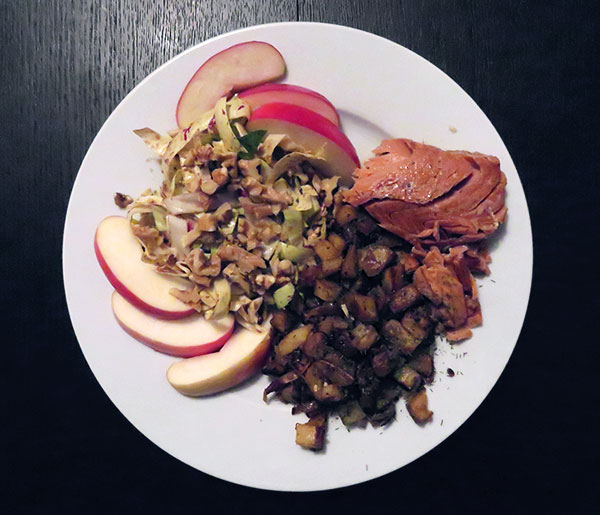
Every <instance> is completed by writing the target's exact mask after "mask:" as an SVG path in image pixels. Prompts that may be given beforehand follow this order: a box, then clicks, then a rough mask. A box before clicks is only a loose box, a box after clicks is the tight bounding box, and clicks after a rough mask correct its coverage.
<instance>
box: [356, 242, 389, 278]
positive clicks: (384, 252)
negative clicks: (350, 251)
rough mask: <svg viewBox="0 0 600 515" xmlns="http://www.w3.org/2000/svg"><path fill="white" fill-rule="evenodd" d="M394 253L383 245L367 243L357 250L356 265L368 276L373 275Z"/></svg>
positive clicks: (381, 268) (381, 269)
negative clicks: (366, 245) (367, 244)
mask: <svg viewBox="0 0 600 515" xmlns="http://www.w3.org/2000/svg"><path fill="white" fill-rule="evenodd" d="M393 257H394V253H393V252H392V250H391V249H390V248H389V247H384V246H383V245H369V246H368V247H365V248H364V249H360V251H359V252H358V266H359V267H360V268H361V270H362V271H363V272H364V273H365V274H366V275H367V276H368V277H375V276H376V275H378V274H380V273H381V272H382V271H383V269H384V268H385V267H386V266H387V265H388V264H389V263H390V261H391V260H392V258H393Z"/></svg>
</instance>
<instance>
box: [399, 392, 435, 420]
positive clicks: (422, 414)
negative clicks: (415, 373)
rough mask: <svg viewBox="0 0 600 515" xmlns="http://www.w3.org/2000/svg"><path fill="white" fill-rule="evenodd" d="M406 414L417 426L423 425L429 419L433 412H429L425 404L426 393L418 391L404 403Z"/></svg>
mask: <svg viewBox="0 0 600 515" xmlns="http://www.w3.org/2000/svg"><path fill="white" fill-rule="evenodd" d="M406 407H407V408H408V413H409V414H410V416H411V417H412V418H413V420H414V421H415V422H416V423H417V424H423V423H425V422H427V421H428V420H430V419H431V416H432V415H433V411H430V410H429V407H428V403H427V392H426V391H425V390H420V391H418V392H417V393H415V394H414V395H411V396H410V397H409V399H408V400H407V401H406Z"/></svg>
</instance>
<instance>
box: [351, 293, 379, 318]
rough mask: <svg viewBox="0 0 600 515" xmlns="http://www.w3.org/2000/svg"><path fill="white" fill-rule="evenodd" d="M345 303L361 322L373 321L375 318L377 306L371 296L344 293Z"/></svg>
mask: <svg viewBox="0 0 600 515" xmlns="http://www.w3.org/2000/svg"><path fill="white" fill-rule="evenodd" d="M346 305H347V306H348V310H349V311H350V313H352V315H353V316H354V317H355V318H357V319H358V320H360V321H361V322H375V321H376V320H377V306H376V305H375V299H374V298H373V297H367V296H366V295H360V294H359V293H349V294H348V295H346Z"/></svg>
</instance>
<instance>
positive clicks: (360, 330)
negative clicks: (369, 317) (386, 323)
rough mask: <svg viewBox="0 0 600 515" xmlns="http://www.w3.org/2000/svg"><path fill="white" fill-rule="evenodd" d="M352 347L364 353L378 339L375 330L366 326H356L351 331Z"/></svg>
mask: <svg viewBox="0 0 600 515" xmlns="http://www.w3.org/2000/svg"><path fill="white" fill-rule="evenodd" d="M352 336H353V338H352V341H351V342H350V343H351V345H352V347H354V348H356V349H358V350H361V351H365V350H367V349H369V348H370V347H371V346H372V345H373V344H374V343H375V342H376V341H377V340H378V339H379V334H377V329H375V328H374V327H373V326H372V325H368V324H357V325H356V327H355V328H354V329H353V330H352Z"/></svg>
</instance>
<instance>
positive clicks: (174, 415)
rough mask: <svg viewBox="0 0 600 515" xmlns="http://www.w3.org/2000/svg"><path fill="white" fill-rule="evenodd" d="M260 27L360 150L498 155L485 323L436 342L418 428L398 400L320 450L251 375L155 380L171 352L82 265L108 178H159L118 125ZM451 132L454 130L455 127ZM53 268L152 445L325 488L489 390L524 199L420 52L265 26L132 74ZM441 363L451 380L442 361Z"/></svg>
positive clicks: (520, 269) (104, 373)
mask: <svg viewBox="0 0 600 515" xmlns="http://www.w3.org/2000/svg"><path fill="white" fill-rule="evenodd" d="M251 40H262V41H267V42H269V43H271V44H273V45H274V46H275V47H276V48H278V49H279V50H280V52H281V53H282V55H283V56H284V58H285V60H286V62H287V66H288V74H287V77H286V79H285V82H289V83H291V84H298V85H301V86H304V87H308V88H311V89H314V90H316V91H318V92H320V93H322V94H323V95H325V96H326V97H327V98H329V99H330V100H331V101H332V102H333V104H334V105H335V106H336V107H337V108H338V110H339V112H340V115H341V119H342V125H343V129H344V130H345V132H346V133H347V135H348V136H349V137H350V139H351V140H352V141H353V142H354V144H355V146H356V147H357V150H358V152H359V155H360V157H361V159H365V158H367V157H369V154H370V150H371V149H372V148H374V147H375V146H376V145H377V144H378V143H379V141H380V140H381V139H382V138H384V137H392V136H393V137H408V138H412V139H415V140H418V141H424V142H426V143H430V144H433V145H436V146H439V147H442V148H445V149H464V150H472V151H475V150H476V151H479V152H484V153H488V154H493V155H496V156H498V157H499V159H500V162H501V166H502V170H503V171H504V172H505V173H506V176H507V179H508V186H507V204H508V213H509V216H508V221H507V223H506V224H505V225H504V226H503V228H502V229H501V230H500V231H499V232H500V234H498V235H497V236H496V237H495V238H494V241H493V242H492V245H491V247H492V258H493V262H492V265H491V269H492V275H491V277H489V278H484V279H482V280H481V281H480V284H481V285H482V286H484V287H482V288H481V290H480V298H481V304H482V309H483V316H484V324H483V326H482V327H480V328H477V329H475V331H474V335H473V338H472V339H471V340H468V341H466V342H464V343H462V344H460V345H454V346H453V347H450V346H449V345H448V344H446V343H442V344H440V345H439V351H438V352H437V354H436V357H435V364H436V367H437V374H436V380H435V382H434V383H433V384H432V385H430V386H428V388H427V389H428V395H429V399H430V407H431V409H432V410H433V411H434V417H433V421H432V422H431V423H429V424H427V425H425V426H424V427H420V426H418V425H416V424H415V423H414V422H413V421H412V420H411V419H410V417H409V416H408V414H407V412H406V409H405V407H404V402H403V401H400V402H399V404H398V408H399V409H398V415H397V419H396V420H395V421H394V422H393V423H392V424H391V425H390V426H388V427H386V428H385V429H381V428H379V429H373V428H367V429H364V430H362V429H355V430H352V431H349V432H348V431H346V430H345V429H344V428H343V426H341V423H340V422H339V420H333V421H332V422H331V424H330V427H329V432H328V441H327V444H326V451H325V452H322V453H313V452H309V451H306V450H303V449H301V448H300V447H298V446H297V445H295V443H294V436H295V432H294V425H295V423H296V422H304V421H305V417H304V415H298V416H292V415H291V414H290V406H287V405H284V404H281V403H279V402H277V401H272V402H271V403H270V404H269V405H266V404H265V403H264V402H263V400H262V391H263V389H264V388H265V386H266V385H267V384H268V380H267V378H266V377H265V376H261V375H259V376H257V377H255V378H253V379H252V380H250V381H249V382H247V383H246V384H244V385H242V386H239V387H237V388H235V389H234V390H231V391H228V392H225V393H223V394H220V395H216V396H213V397H210V398H200V399H192V398H188V397H184V396H182V395H180V394H178V393H177V392H176V391H175V390H174V389H173V388H171V386H170V385H169V384H168V383H167V381H166V378H165V372H166V370H167V367H168V366H169V364H170V363H172V362H173V361H174V360H175V359H176V358H172V357H169V356H165V355H162V354H159V353H157V352H154V351H153V350H151V349H149V348H148V347H146V346H144V345H142V344H141V343H138V342H136V341H134V340H133V339H131V338H130V337H129V336H128V335H127V334H126V333H125V332H123V330H122V329H121V328H120V327H119V325H118V324H117V322H116V321H115V319H114V317H113V315H112V312H111V307H110V306H111V304H110V297H111V290H112V288H111V286H110V284H109V283H108V281H107V280H106V278H105V277H104V275H103V273H102V271H101V270H100V267H99V266H98V264H97V262H96V258H95V256H94V252H93V236H94V231H95V229H96V226H97V225H98V223H99V222H100V221H101V220H102V219H103V218H104V217H106V216H108V215H114V214H122V212H121V211H120V210H119V209H118V208H117V207H115V205H114V203H113V194H114V193H115V192H116V191H119V192H123V193H128V194H130V195H133V196H137V195H139V194H140V193H141V192H142V191H143V190H144V189H146V188H148V187H150V186H152V187H156V186H158V184H159V183H160V171H159V169H158V167H157V165H156V163H155V162H154V161H153V159H152V158H153V157H154V156H153V155H152V153H151V152H150V151H148V150H146V148H145V146H144V144H143V142H142V141H141V140H140V139H139V138H138V137H136V136H135V135H134V134H133V132H132V131H133V130H134V129H138V128H142V127H151V128H153V129H156V130H159V131H167V130H170V129H173V128H175V127H176V123H175V106H176V105H177V100H178V98H179V95H180V94H181V92H182V90H183V88H184V86H185V85H186V83H187V81H188V79H189V78H190V77H191V76H192V74H193V73H194V71H195V70H196V69H197V68H198V66H200V64H202V63H203V62H204V61H205V60H206V59H207V58H209V57H210V56H212V55H214V54H216V53H217V52H219V51H220V50H223V49H225V48H227V47H229V46H231V45H233V44H236V43H240V42H243V41H251ZM454 129H456V130H454ZM63 272H64V282H65V290H66V297H67V302H68V306H69V313H70V315H71V320H72V323H73V327H74V329H75V334H76V335H77V339H78V340H79V344H80V345H81V349H82V351H83V354H84V355H85V358H86V360H87V362H88V364H89V366H90V368H91V369H92V372H93V373H94V375H95V376H96V378H97V379H98V382H99V383H100V385H101V386H102V388H103V389H104V391H105V392H106V393H107V395H108V396H109V397H110V399H111V400H112V402H113V403H114V404H115V405H116V407H117V408H118V409H119V410H120V411H121V412H122V413H123V414H124V415H125V417H127V419H128V420H129V421H130V422H131V423H132V424H133V425H134V426H135V427H136V428H137V429H139V430H140V431H141V432H142V433H143V434H144V435H145V436H146V437H148V438H149V439H150V440H151V441H152V442H154V443H155V444H156V445H158V446H159V447H161V448H162V449H164V450H165V451H166V452H168V453H170V454H171V455H173V456H175V457H176V458H178V459H179V460H181V461H183V462H184V463H187V464H188V465H190V466H192V467H195V468H196V469H198V470H201V471H203V472H205V473H207V474H210V475H212V476H215V477H218V478H221V479H225V480H227V481H232V482H234V483H238V484H241V485H247V486H252V487H257V488H265V489H272V490H288V491H303V490H325V489H330V488H336V487H342V486H347V485H352V484H356V483H360V482H363V481H367V480H369V479H373V478H376V477H378V476H381V475H383V474H386V473H388V472H391V471H393V470H396V469H398V468H400V467H402V466H404V465H406V464H407V463H409V462H411V461H412V460H414V459H416V458H418V457H419V456H422V455H423V454H425V453H426V452H428V451H429V450H431V449H432V448H433V447H435V446H436V445H438V444H439V443H440V442H442V441H443V440H444V439H445V438H446V437H448V436H449V435H450V434H451V433H452V432H453V431H455V430H456V429H457V428H458V427H459V426H460V425H461V424H462V423H463V422H464V421H465V420H466V419H467V418H468V417H469V416H470V415H471V414H472V413H473V412H474V411H475V409H476V408H477V406H478V405H479V404H480V403H481V402H482V401H483V399H484V398H485V397H486V395H487V394H488V393H489V391H490V390H491V388H492V387H493V385H494V384H495V382H496V381H497V380H498V377H499V376H500V374H501V373H502V370H503V369H504V367H505V366H506V363H507V361H508V359H509V357H510V355H511V352H512V350H513V348H514V346H515V343H516V341H517V338H518V336H519V331H520V329H521V325H522V323H523V319H524V316H525V311H526V307H527V301H528V298H529V289H530V284H531V272H532V239H531V226H530V221H529V214H528V210H527V203H526V200H525V196H524V193H523V189H522V186H521V182H520V180H519V176H518V175H517V171H516V169H515V166H514V164H513V162H512V160H511V158H510V155H509V154H508V151H507V149H506V147H505V146H504V144H503V142H502V140H501V139H500V136H499V135H498V133H497V132H496V130H495V129H494V127H493V126H492V124H491V123H490V121H489V120H488V119H487V118H486V116H485V115H484V114H483V112H482V111H481V110H480V109H479V107H477V105H476V104H475V102H474V101H473V100H471V98H470V97H469V96H468V95H467V94H466V93H465V92H464V91H463V90H462V89H461V88H460V87H459V86H458V85H457V84H456V83H454V82H453V81H452V80H451V79H450V78H449V77H448V76H446V75H445V74H444V73H443V72H442V71H440V70H439V69H438V68H436V67H435V66H433V65H432V64H431V63H429V62H428V61H426V60H424V59H423V58H421V57H419V56H418V55H416V54H414V53H413V52H411V51H409V50H407V49H405V48H403V47H402V46H400V45H397V44H396V43H393V42H391V41H388V40H386V39H383V38H381V37H378V36H374V35H373V34H369V33H366V32H362V31H359V30H355V29H350V28H346V27H340V26H335V25H327V24H317V23H277V24H272V25H263V26H257V27H250V28H247V29H243V30H239V31H236V32H232V33H229V34H225V35H222V36H219V37H216V38H214V39H211V40H209V41H206V42H204V43H202V44H200V45H198V46H196V47H194V48H192V49H190V50H188V51H186V52H184V53H183V54H181V55H179V56H177V57H176V58H174V59H172V60H171V61H169V62H168V63H166V64H165V65H163V66H161V67H160V68H159V69H158V70H156V71H155V72H154V73H152V74H151V75H149V76H148V77H147V78H146V79H145V80H143V81H142V82H141V83H140V84H139V85H138V86H137V87H136V88H135V89H134V90H133V91H132V92H131V93H130V94H129V95H127V97H126V98H125V99H124V100H123V101H122V102H121V103H120V104H119V106H118V107H117V108H116V109H115V110H114V112H113V113H112V115H111V116H110V117H109V118H108V120H107V121H106V123H105V124H104V126H103V127H102V129H101V130H100V132H99V133H98V135H97V136H96V138H95V139H94V142H93V143H92V145H91V147H90V149H89V151H88V153H87V155H86V157H85V159H84V161H83V163H82V165H81V169H80V170H79V173H78V175H77V179H76V181H75V185H74V187H73V192H72V195H71V199H70V202H69V208H68V211H67V217H66V223H65V232H64V242H63ZM447 367H451V368H453V369H454V370H455V371H456V375H455V376H454V377H453V378H449V377H447V375H446V373H445V371H446V369H447Z"/></svg>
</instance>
